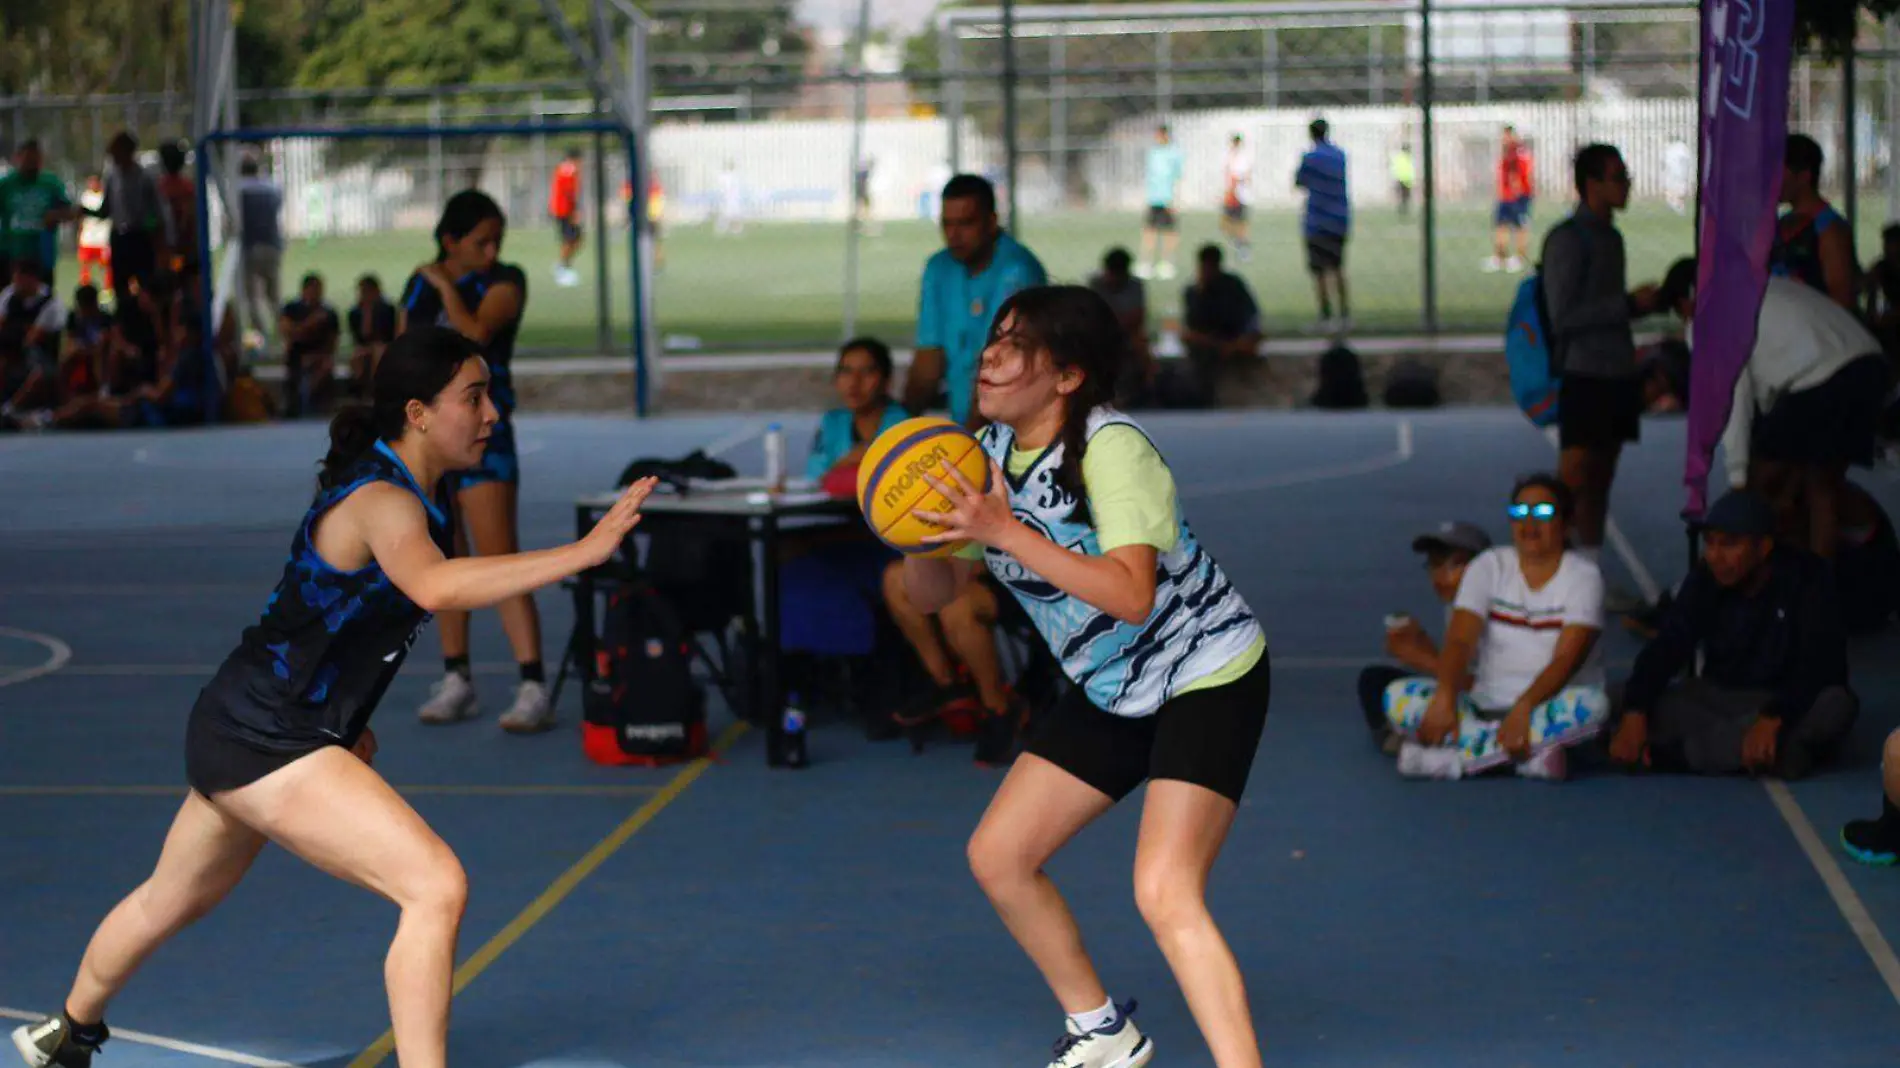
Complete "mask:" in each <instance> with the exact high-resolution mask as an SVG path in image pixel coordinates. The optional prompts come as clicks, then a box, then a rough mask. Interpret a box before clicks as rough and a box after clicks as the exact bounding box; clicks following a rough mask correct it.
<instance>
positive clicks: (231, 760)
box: [185, 710, 335, 797]
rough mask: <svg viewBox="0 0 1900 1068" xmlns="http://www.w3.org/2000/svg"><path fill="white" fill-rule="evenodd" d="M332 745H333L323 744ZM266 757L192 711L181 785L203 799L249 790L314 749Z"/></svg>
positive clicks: (266, 754)
mask: <svg viewBox="0 0 1900 1068" xmlns="http://www.w3.org/2000/svg"><path fill="white" fill-rule="evenodd" d="M327 744H335V743H327ZM327 744H326V745H323V746H317V747H316V748H315V749H306V750H303V751H300V752H298V751H293V752H288V753H268V752H265V751H264V750H262V749H254V748H252V747H250V746H248V745H245V744H244V743H243V742H240V741H238V740H237V739H235V738H233V737H231V736H230V735H229V734H226V733H225V732H223V731H221V730H219V729H218V726H217V724H216V723H214V722H212V719H211V717H210V716H208V715H206V714H204V713H202V712H199V711H197V710H193V711H192V713H191V723H190V725H189V726H187V727H186V728H185V782H186V783H188V784H189V785H190V786H191V788H192V789H193V790H196V791H198V792H199V793H200V794H202V795H204V796H205V797H213V796H216V795H217V794H221V793H223V792H224V791H226V790H235V789H237V788H239V787H241V786H249V785H251V784H252V783H254V782H256V781H257V780H259V779H261V778H263V777H264V776H266V775H269V774H270V773H271V772H273V771H276V770H278V769H280V768H284V767H288V766H289V765H291V764H292V763H295V762H296V761H298V760H300V759H302V758H304V757H306V756H309V755H310V754H311V753H314V752H316V751H317V749H322V748H327Z"/></svg>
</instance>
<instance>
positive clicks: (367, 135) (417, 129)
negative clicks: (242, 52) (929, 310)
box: [194, 119, 652, 417]
mask: <svg viewBox="0 0 1900 1068" xmlns="http://www.w3.org/2000/svg"><path fill="white" fill-rule="evenodd" d="M548 134H604V135H613V136H616V137H619V138H620V140H621V143H622V145H623V146H624V149H625V152H626V159H627V173H628V174H629V175H638V174H640V173H641V170H640V162H641V160H640V144H639V139H638V137H637V136H636V135H635V133H634V131H632V130H630V129H628V128H627V127H626V126H625V125H623V124H621V123H619V122H616V121H611V120H603V119H593V120H570V121H551V122H522V123H489V124H473V125H464V126H430V125H393V126H343V127H326V126H277V127H251V128H243V129H236V130H213V131H211V132H209V133H207V134H205V135H203V136H202V137H200V138H199V139H198V141H197V144H196V146H195V147H196V149H197V151H196V152H195V153H194V156H195V157H196V163H197V178H198V181H197V197H198V234H197V239H198V247H200V248H203V249H207V250H208V249H210V248H211V247H212V241H211V186H212V178H213V175H212V171H213V166H214V160H213V155H214V153H213V152H212V151H211V150H212V148H213V147H214V146H217V145H223V144H232V143H245V144H255V143H259V142H268V141H280V140H281V141H290V140H306V141H368V140H385V141H416V140H427V139H430V138H449V137H504V136H513V137H522V136H535V135H548ZM595 186H596V188H595V190H594V200H595V206H596V211H597V212H598V213H599V214H600V215H601V217H602V218H603V219H604V218H605V216H606V212H605V208H606V203H607V201H606V198H607V191H606V190H605V189H603V188H600V187H599V186H600V183H598V182H596V183H595ZM639 199H641V198H639V197H637V196H636V197H635V201H638V200H639ZM629 210H633V208H632V207H631V206H630V207H629ZM642 229H643V228H642V227H640V226H638V225H634V226H629V227H628V228H627V254H626V263H627V268H628V270H627V292H628V298H629V303H628V310H629V324H628V329H627V338H626V346H627V347H626V352H627V354H628V355H629V356H630V357H631V358H632V360H633V393H634V409H635V412H636V413H637V414H638V415H640V416H641V417H645V416H646V415H647V414H648V406H649V402H650V400H651V397H650V395H649V394H650V382H649V379H650V376H649V374H648V367H649V362H650V359H651V356H652V354H651V353H649V352H648V351H647V330H646V329H645V322H644V319H645V316H646V313H647V308H646V305H645V303H644V301H643V297H644V293H643V279H642V276H641V266H642V264H641V254H640V236H641V232H642ZM603 237H604V227H603ZM227 244H228V246H229V253H228V254H230V255H235V256H242V255H243V250H242V249H240V248H237V247H236V246H235V244H232V243H227ZM209 282H210V278H209V277H207V278H206V283H207V284H205V285H203V286H201V287H200V291H199V293H198V295H197V296H198V301H199V311H200V313H201V314H202V315H203V319H202V320H201V321H202V322H204V323H206V324H211V323H212V322H213V318H212V316H213V314H214V311H215V303H216V294H215V288H216V287H215V286H213V285H210V284H208V283H209ZM239 284H242V281H241V278H240V283H239ZM601 292H602V296H601V300H602V303H603V305H605V304H607V303H608V296H607V292H608V291H607V289H606V287H605V284H604V283H603V286H602V291H601ZM607 322H608V323H611V317H609V318H608V320H607ZM609 329H611V327H609ZM202 333H203V335H204V337H203V339H202V346H203V357H204V359H205V361H206V363H205V366H206V368H208V369H215V368H216V366H217V363H216V360H217V357H216V353H215V345H216V336H217V331H216V330H215V329H212V328H211V327H210V326H209V325H207V328H206V329H205V330H204V331H202ZM207 381H217V376H216V375H215V374H213V375H212V376H211V377H210V378H208V379H207ZM211 392H218V391H211ZM206 404H207V408H210V407H211V406H212V405H215V404H216V399H215V397H212V396H207V398H206Z"/></svg>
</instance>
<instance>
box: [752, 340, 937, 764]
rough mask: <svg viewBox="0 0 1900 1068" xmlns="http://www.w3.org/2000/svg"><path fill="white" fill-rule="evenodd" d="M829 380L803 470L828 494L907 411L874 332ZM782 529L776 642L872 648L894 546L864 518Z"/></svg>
mask: <svg viewBox="0 0 1900 1068" xmlns="http://www.w3.org/2000/svg"><path fill="white" fill-rule="evenodd" d="M832 381H833V384H834V386H835V387H836V389H837V391H838V398H839V400H840V401H842V402H843V403H842V404H841V405H840V406H839V407H836V408H833V409H831V410H830V411H828V412H826V413H825V414H824V416H823V417H822V418H821V419H820V420H819V422H818V432H817V434H816V435H815V436H814V437H813V439H812V445H811V455H810V456H809V457H807V458H806V461H805V473H806V475H807V476H809V477H810V478H811V479H812V480H814V481H816V482H819V483H820V484H822V485H823V486H824V487H825V489H826V490H827V491H828V492H830V493H832V494H833V495H834V496H843V497H851V496H854V495H855V494H856V492H857V471H858V461H859V460H860V459H861V458H862V457H863V456H864V450H865V448H866V447H867V446H868V445H869V444H870V443H871V441H872V440H874V439H875V438H876V437H877V435H878V434H880V433H882V432H883V431H884V430H886V429H888V428H890V427H892V426H895V425H896V424H898V423H900V422H902V421H903V420H905V419H907V418H909V413H907V412H906V411H905V410H904V408H903V406H902V405H900V404H898V403H897V402H896V401H894V400H892V399H891V396H890V389H891V381H892V364H891V350H890V348H889V347H888V346H886V345H885V344H884V343H883V342H882V341H879V340H877V339H876V338H868V337H861V338H854V339H852V340H850V341H847V342H845V343H844V347H843V348H842V349H841V350H840V351H839V353H838V365H837V369H836V371H835V372H834V374H833V376H832ZM787 535H788V536H787V538H786V545H787V549H786V551H785V557H784V559H783V560H782V561H781V562H780V566H779V644H780V647H781V648H783V649H784V650H785V651H786V652H788V653H794V654H796V653H805V654H808V655H812V656H821V657H826V656H868V655H870V654H871V653H872V652H873V651H874V650H875V648H876V644H877V617H876V610H877V605H878V599H879V597H880V595H881V584H882V581H883V574H884V568H885V567H886V566H887V565H889V564H890V563H892V562H893V561H895V560H896V559H897V553H896V551H895V550H893V549H891V548H889V547H888V546H886V545H884V544H883V543H882V542H880V541H878V540H877V539H876V538H875V537H874V536H872V535H871V533H870V531H868V530H867V529H866V528H865V527H864V525H863V524H851V525H848V526H843V527H825V528H822V529H819V530H792V531H788V532H787ZM867 728H868V731H867V733H869V734H870V735H871V736H872V737H873V738H887V737H891V736H894V735H895V734H896V731H895V729H894V728H893V726H892V724H891V721H890V720H889V718H888V717H885V716H882V715H877V716H873V717H872V720H871V722H870V723H868V724H867Z"/></svg>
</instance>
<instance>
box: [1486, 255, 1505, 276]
mask: <svg viewBox="0 0 1900 1068" xmlns="http://www.w3.org/2000/svg"><path fill="white" fill-rule="evenodd" d="M1482 269H1483V271H1484V273H1485V274H1496V273H1498V272H1499V271H1502V270H1503V269H1504V261H1503V260H1501V259H1498V258H1497V257H1496V256H1489V257H1486V259H1485V261H1484V266H1483V268H1482Z"/></svg>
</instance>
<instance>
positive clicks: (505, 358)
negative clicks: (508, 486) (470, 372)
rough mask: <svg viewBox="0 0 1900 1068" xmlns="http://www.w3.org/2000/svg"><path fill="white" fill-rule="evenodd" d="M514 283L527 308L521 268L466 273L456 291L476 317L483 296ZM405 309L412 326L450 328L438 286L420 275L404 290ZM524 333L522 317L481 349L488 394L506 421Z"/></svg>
mask: <svg viewBox="0 0 1900 1068" xmlns="http://www.w3.org/2000/svg"><path fill="white" fill-rule="evenodd" d="M510 282H512V283H514V284H515V285H516V286H518V287H520V289H521V307H522V310H523V311H526V310H527V307H528V276H527V275H526V274H524V273H522V270H521V268H519V267H517V266H515V265H514V264H512V263H497V264H495V265H494V266H493V267H491V268H489V269H488V270H487V271H482V272H476V273H471V274H465V275H463V276H462V277H460V278H458V279H456V280H455V291H456V292H457V293H459V294H461V297H462V304H463V305H464V306H466V307H467V308H468V310H469V314H471V315H473V314H474V313H475V311H476V309H478V308H480V307H481V306H482V297H484V296H486V295H487V293H488V291H489V289H490V288H492V287H494V286H497V285H503V284H506V283H510ZM402 308H403V310H404V311H405V312H407V313H408V325H409V326H411V327H415V326H423V325H432V326H450V325H452V324H450V322H449V320H448V317H447V316H446V315H444V314H443V313H442V295H441V294H440V293H437V292H436V291H435V287H434V286H432V285H430V284H429V283H428V282H426V281H424V280H423V278H422V276H421V275H419V274H412V275H410V276H409V281H408V282H407V283H405V284H404V285H403V287H402ZM520 332H521V316H520V315H516V316H515V321H514V322H512V323H509V324H508V325H507V326H505V327H503V328H502V329H500V330H498V331H496V332H495V336H493V337H491V338H489V339H488V344H487V345H485V346H483V348H482V356H483V358H484V359H486V360H487V361H488V375H489V383H488V395H489V396H490V397H493V398H494V400H495V409H496V410H497V411H499V412H500V413H501V417H502V419H503V420H506V419H508V417H509V416H510V415H512V414H513V413H514V410H515V387H514V379H513V377H512V375H511V373H510V367H511V365H512V364H513V363H514V359H515V337H516V335H518V334H519V333H520Z"/></svg>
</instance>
